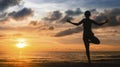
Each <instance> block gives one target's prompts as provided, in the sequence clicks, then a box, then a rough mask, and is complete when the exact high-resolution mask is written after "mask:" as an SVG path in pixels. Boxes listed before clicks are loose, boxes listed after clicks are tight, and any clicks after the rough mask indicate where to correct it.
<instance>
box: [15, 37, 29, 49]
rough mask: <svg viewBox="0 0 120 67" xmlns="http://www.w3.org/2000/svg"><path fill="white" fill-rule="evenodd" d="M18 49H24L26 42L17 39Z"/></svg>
mask: <svg viewBox="0 0 120 67" xmlns="http://www.w3.org/2000/svg"><path fill="white" fill-rule="evenodd" d="M16 46H17V47H18V48H24V47H26V46H27V43H26V40H25V39H23V38H20V39H18V43H17V44H16Z"/></svg>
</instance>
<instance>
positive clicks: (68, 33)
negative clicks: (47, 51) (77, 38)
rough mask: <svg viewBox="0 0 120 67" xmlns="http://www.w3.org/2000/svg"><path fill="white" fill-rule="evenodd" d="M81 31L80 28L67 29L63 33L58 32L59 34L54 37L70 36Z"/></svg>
mask: <svg viewBox="0 0 120 67" xmlns="http://www.w3.org/2000/svg"><path fill="white" fill-rule="evenodd" d="M81 30H82V28H81V27H76V28H70V29H67V30H64V31H60V32H59V33H57V34H56V35H55V37H61V36H67V35H71V34H74V33H78V32H81Z"/></svg>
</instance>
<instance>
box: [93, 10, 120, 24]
mask: <svg viewBox="0 0 120 67" xmlns="http://www.w3.org/2000/svg"><path fill="white" fill-rule="evenodd" d="M119 16H120V8H114V9H111V10H105V11H104V12H103V13H101V14H99V15H98V16H96V17H95V20H96V21H99V22H101V21H103V20H105V19H106V18H108V19H109V23H108V26H116V25H120V21H119Z"/></svg>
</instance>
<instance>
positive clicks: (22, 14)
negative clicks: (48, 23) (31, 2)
mask: <svg viewBox="0 0 120 67" xmlns="http://www.w3.org/2000/svg"><path fill="white" fill-rule="evenodd" d="M31 15H33V10H32V9H30V8H23V9H22V10H20V11H18V12H12V13H10V14H8V16H9V17H11V18H13V19H15V20H21V19H26V18H27V17H28V16H31Z"/></svg>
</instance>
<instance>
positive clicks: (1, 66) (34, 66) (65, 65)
mask: <svg viewBox="0 0 120 67" xmlns="http://www.w3.org/2000/svg"><path fill="white" fill-rule="evenodd" d="M119 61H120V60H119ZM102 62H103V63H91V64H88V63H82V62H77V63H74V62H49V63H26V62H13V63H7V64H6V63H0V67H120V63H104V61H102Z"/></svg>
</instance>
